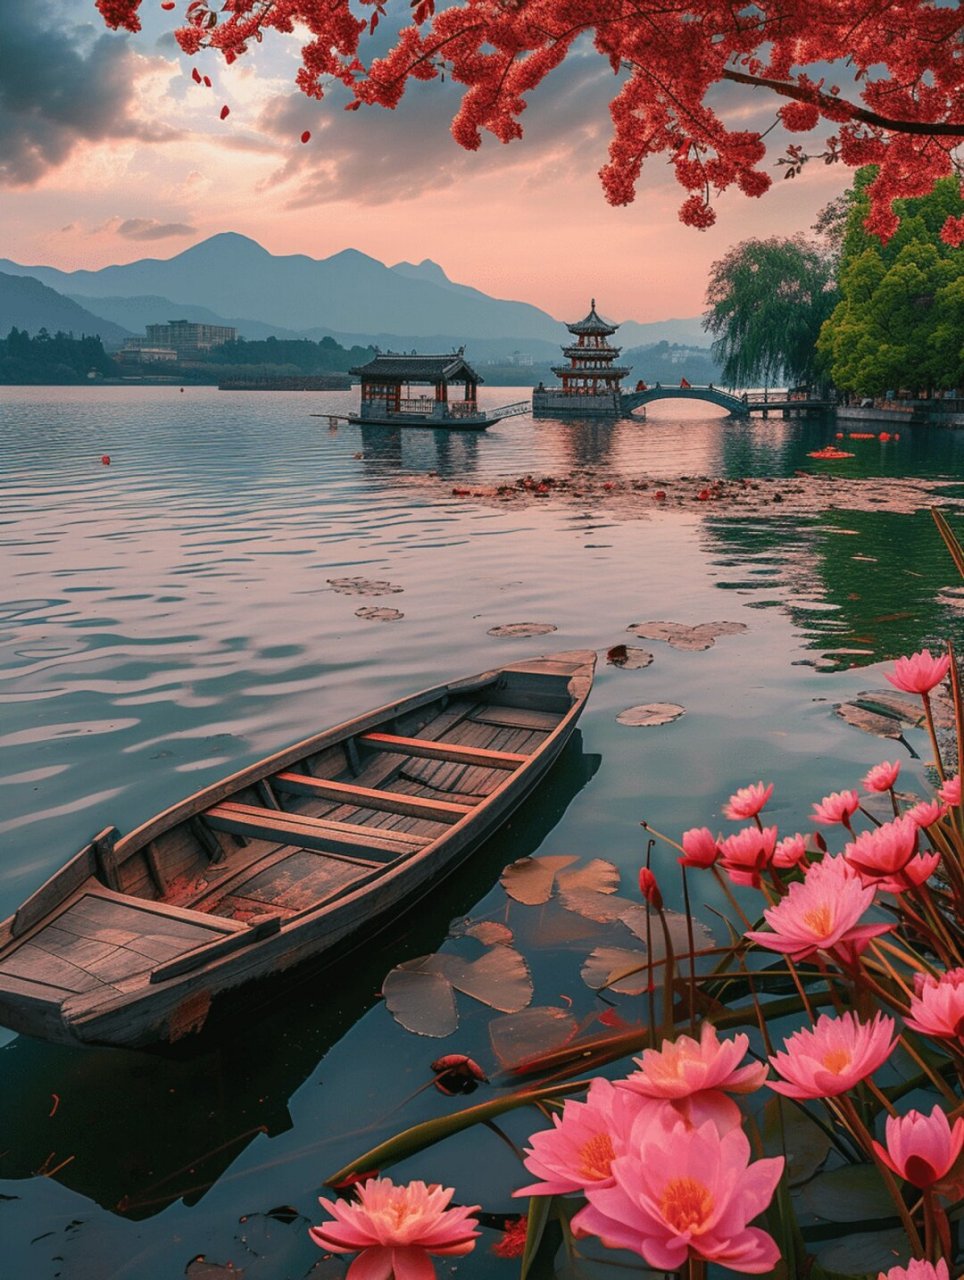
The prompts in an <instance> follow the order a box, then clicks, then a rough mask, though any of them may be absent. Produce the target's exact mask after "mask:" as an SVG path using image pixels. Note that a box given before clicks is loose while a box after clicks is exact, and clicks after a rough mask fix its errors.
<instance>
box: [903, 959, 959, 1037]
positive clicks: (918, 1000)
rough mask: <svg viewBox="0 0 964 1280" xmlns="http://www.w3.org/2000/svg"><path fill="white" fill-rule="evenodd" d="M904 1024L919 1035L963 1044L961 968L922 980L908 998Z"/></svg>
mask: <svg viewBox="0 0 964 1280" xmlns="http://www.w3.org/2000/svg"><path fill="white" fill-rule="evenodd" d="M915 985H917V984H915ZM904 1021H905V1022H906V1023H907V1026H909V1027H910V1028H911V1030H912V1031H919V1032H920V1033H921V1035H925V1036H936V1037H937V1039H939V1040H954V1041H956V1042H957V1043H958V1044H964V969H948V970H947V972H946V973H944V974H942V975H941V976H940V978H932V977H927V978H924V979H923V980H922V981H921V982H920V984H919V985H918V989H917V992H916V994H915V995H913V996H911V999H910V1016H909V1017H908V1018H905V1019H904Z"/></svg>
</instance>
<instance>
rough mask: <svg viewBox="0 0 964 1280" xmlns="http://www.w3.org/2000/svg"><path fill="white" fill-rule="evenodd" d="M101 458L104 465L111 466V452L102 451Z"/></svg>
mask: <svg viewBox="0 0 964 1280" xmlns="http://www.w3.org/2000/svg"><path fill="white" fill-rule="evenodd" d="M100 460H101V462H102V463H103V464H104V466H105V467H109V466H110V454H109V453H102V454H101V455H100Z"/></svg>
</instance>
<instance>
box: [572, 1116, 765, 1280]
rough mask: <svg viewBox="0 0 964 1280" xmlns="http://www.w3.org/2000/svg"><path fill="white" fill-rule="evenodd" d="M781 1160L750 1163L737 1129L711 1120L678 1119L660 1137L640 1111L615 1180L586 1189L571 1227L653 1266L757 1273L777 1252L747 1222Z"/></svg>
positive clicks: (754, 1214) (762, 1200) (762, 1202)
mask: <svg viewBox="0 0 964 1280" xmlns="http://www.w3.org/2000/svg"><path fill="white" fill-rule="evenodd" d="M783 1163H784V1162H783V1158H782V1157H781V1156H778V1157H775V1158H770V1159H765V1160H757V1161H756V1162H755V1163H752V1164H751V1163H750V1144H749V1142H748V1141H747V1138H746V1135H745V1134H744V1133H743V1130H742V1129H739V1128H736V1129H731V1130H729V1131H728V1132H727V1133H725V1134H723V1135H720V1134H719V1133H718V1132H717V1130H716V1128H715V1127H714V1126H713V1125H712V1124H706V1125H703V1126H701V1127H700V1128H698V1129H685V1128H683V1127H682V1126H679V1127H677V1128H676V1129H674V1131H673V1133H672V1135H671V1136H670V1138H669V1140H667V1137H666V1135H665V1133H663V1132H661V1131H660V1130H658V1129H653V1128H652V1127H651V1126H648V1125H647V1124H646V1123H645V1118H644V1117H640V1119H639V1120H637V1122H636V1125H634V1128H633V1131H632V1134H631V1140H630V1143H629V1152H628V1154H626V1155H624V1156H620V1157H619V1158H618V1159H616V1160H615V1161H614V1162H613V1173H614V1182H613V1183H612V1184H611V1185H609V1186H596V1187H591V1188H589V1190H588V1191H587V1193H586V1199H587V1200H588V1204H587V1206H586V1207H585V1208H584V1209H581V1210H580V1211H579V1213H577V1214H576V1216H575V1217H574V1218H573V1220H572V1228H573V1232H574V1233H575V1234H576V1235H577V1236H585V1235H593V1236H598V1237H599V1239H601V1240H602V1242H603V1243H604V1244H605V1245H606V1246H607V1247H609V1248H614V1249H629V1250H631V1251H632V1252H633V1253H636V1254H638V1255H639V1256H640V1257H641V1258H643V1259H644V1261H645V1262H646V1263H648V1265H649V1266H651V1267H656V1268H658V1269H660V1270H665V1271H676V1270H678V1269H679V1268H680V1267H682V1266H683V1265H684V1264H685V1263H686V1262H687V1260H688V1259H690V1258H696V1259H702V1260H704V1261H710V1262H718V1263H721V1264H722V1265H723V1266H725V1267H729V1268H730V1269H731V1270H732V1271H737V1272H740V1273H742V1274H745V1275H762V1274H764V1273H765V1272H768V1271H771V1270H772V1268H773V1267H774V1265H775V1264H776V1262H777V1260H778V1258H779V1256H780V1252H779V1249H778V1248H777V1245H776V1242H775V1241H774V1240H773V1238H772V1236H770V1235H768V1234H767V1233H766V1232H765V1231H762V1230H761V1229H760V1228H759V1227H751V1226H750V1225H749V1223H750V1222H752V1221H753V1219H754V1218H756V1217H758V1216H759V1215H760V1214H761V1213H762V1212H763V1210H764V1209H765V1208H766V1207H767V1205H768V1204H769V1203H770V1200H771V1199H772V1197H773V1192H774V1190H775V1188H776V1184H777V1182H778V1181H779V1179H780V1175H781V1173H782V1172H783Z"/></svg>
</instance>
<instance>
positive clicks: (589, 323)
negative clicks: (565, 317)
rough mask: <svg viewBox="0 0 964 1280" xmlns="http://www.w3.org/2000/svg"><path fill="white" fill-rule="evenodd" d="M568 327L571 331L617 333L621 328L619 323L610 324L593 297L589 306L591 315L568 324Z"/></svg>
mask: <svg viewBox="0 0 964 1280" xmlns="http://www.w3.org/2000/svg"><path fill="white" fill-rule="evenodd" d="M566 328H567V329H568V330H569V332H570V333H600V334H602V333H605V334H608V333H615V332H616V330H617V329H618V328H619V325H618V324H609V322H608V321H606V320H604V319H603V318H602V316H601V315H599V313H598V312H597V311H596V299H595V298H593V300H592V305H591V306H590V308H589V315H588V316H586V318H585V320H577V321H576V323H575V324H567V325H566Z"/></svg>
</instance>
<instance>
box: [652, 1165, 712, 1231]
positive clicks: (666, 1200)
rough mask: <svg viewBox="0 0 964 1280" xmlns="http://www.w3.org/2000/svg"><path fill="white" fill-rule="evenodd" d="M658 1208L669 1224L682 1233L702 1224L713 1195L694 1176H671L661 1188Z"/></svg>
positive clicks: (709, 1210) (707, 1215)
mask: <svg viewBox="0 0 964 1280" xmlns="http://www.w3.org/2000/svg"><path fill="white" fill-rule="evenodd" d="M659 1208H660V1212H661V1213H662V1215H663V1218H664V1219H665V1220H666V1222H667V1223H668V1224H669V1226H671V1227H672V1228H673V1230H674V1231H678V1232H679V1233H680V1234H682V1233H683V1232H684V1231H694V1230H696V1229H698V1228H699V1227H701V1226H702V1225H703V1223H704V1222H705V1221H706V1219H707V1218H708V1217H709V1215H710V1213H712V1211H713V1196H712V1193H711V1192H710V1189H709V1187H707V1186H704V1185H703V1183H702V1182H697V1181H696V1179H695V1178H673V1179H671V1180H670V1181H669V1182H667V1184H666V1186H665V1187H664V1188H663V1196H662V1199H661V1200H660V1202H659Z"/></svg>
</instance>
